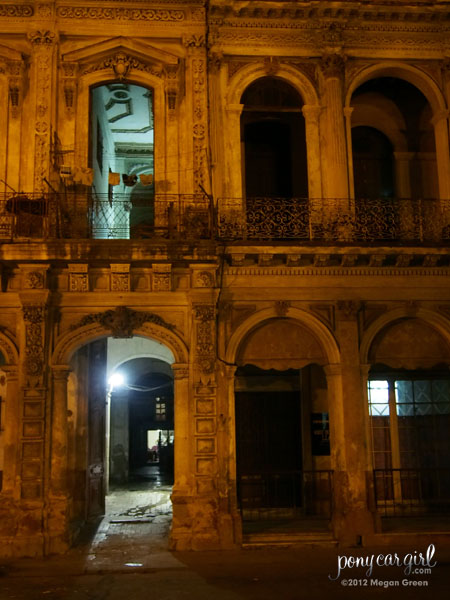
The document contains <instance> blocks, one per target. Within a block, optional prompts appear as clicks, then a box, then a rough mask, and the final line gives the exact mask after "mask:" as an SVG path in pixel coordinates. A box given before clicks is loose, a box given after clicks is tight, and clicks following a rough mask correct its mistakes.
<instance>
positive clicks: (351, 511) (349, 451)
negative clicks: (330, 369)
mask: <svg viewBox="0 0 450 600" xmlns="http://www.w3.org/2000/svg"><path fill="white" fill-rule="evenodd" d="M358 308H359V305H358V303H357V302H354V301H350V300H349V301H342V302H339V303H338V320H337V335H338V340H339V346H340V351H341V386H342V400H343V403H342V407H343V415H342V416H343V425H344V447H343V448H344V452H345V472H343V473H342V474H341V477H339V478H337V480H336V482H335V483H336V486H335V500H336V508H337V514H336V515H335V519H334V526H335V531H336V533H337V535H338V537H339V539H340V541H342V542H343V543H349V544H355V543H359V542H360V540H361V539H362V538H363V536H367V535H370V534H372V533H373V517H372V515H371V514H370V512H369V510H368V506H367V464H368V444H367V431H366V422H367V418H366V411H367V404H366V401H367V398H366V395H365V394H363V390H362V382H361V371H360V363H359V345H358V339H359V335H358V321H357V313H358ZM339 484H340V485H342V486H343V487H342V488H341V489H339Z"/></svg>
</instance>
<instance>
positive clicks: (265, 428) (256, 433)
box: [236, 391, 302, 508]
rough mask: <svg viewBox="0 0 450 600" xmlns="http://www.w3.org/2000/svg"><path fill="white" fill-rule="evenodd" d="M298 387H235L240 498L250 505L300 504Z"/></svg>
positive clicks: (300, 465) (291, 505)
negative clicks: (247, 389) (249, 389)
mask: <svg viewBox="0 0 450 600" xmlns="http://www.w3.org/2000/svg"><path fill="white" fill-rule="evenodd" d="M300 418H301V417H300V398H299V393H298V392H276V391H275V392H236V451H237V474H238V483H239V500H240V504H241V506H242V507H243V508H245V507H249V508H250V507H253V508H257V507H282V506H290V507H295V506H300V505H301V468H302V444H301V421H300Z"/></svg>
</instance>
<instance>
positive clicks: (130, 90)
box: [89, 82, 154, 239]
mask: <svg viewBox="0 0 450 600" xmlns="http://www.w3.org/2000/svg"><path fill="white" fill-rule="evenodd" d="M153 123H154V117H153V91H152V90H151V89H149V88H145V87H142V86H139V85H134V84H131V83H124V82H114V83H109V84H105V85H99V86H95V87H92V88H91V112H90V165H91V167H92V170H93V180H92V198H91V209H92V210H91V214H90V215H89V216H90V227H91V230H92V231H91V233H92V236H93V237H94V238H122V239H123V238H130V237H131V238H133V237H145V236H146V235H149V234H150V232H151V231H152V229H153V226H154V135H153V134H154V125H153Z"/></svg>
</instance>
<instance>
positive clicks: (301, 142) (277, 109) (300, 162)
mask: <svg viewBox="0 0 450 600" xmlns="http://www.w3.org/2000/svg"><path fill="white" fill-rule="evenodd" d="M241 102H242V104H244V109H243V113H242V117H241V138H242V143H243V145H244V153H243V154H244V160H245V168H244V179H245V185H244V188H245V193H246V196H247V198H248V197H281V198H290V197H303V198H305V197H307V195H308V185H307V170H306V143H305V123H304V118H303V115H302V113H301V108H302V105H303V102H302V99H301V97H300V95H299V94H298V93H297V91H296V90H295V89H294V88H292V87H291V86H290V85H289V84H288V83H286V82H285V81H283V80H281V79H276V78H274V77H263V78H261V79H258V80H257V81H255V82H254V83H252V84H251V85H250V86H249V87H248V88H247V89H246V90H245V92H244V93H243V95H242V99H241Z"/></svg>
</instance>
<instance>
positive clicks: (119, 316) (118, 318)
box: [71, 306, 174, 338]
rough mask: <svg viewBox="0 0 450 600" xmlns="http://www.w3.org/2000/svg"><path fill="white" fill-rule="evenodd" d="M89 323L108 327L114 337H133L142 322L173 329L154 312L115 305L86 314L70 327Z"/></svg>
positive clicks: (75, 327) (74, 327)
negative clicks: (112, 307) (102, 310)
mask: <svg viewBox="0 0 450 600" xmlns="http://www.w3.org/2000/svg"><path fill="white" fill-rule="evenodd" d="M91 323H99V324H100V325H102V327H104V328H105V329H109V330H110V331H111V333H112V336H113V337H115V338H130V337H133V332H134V331H135V330H136V329H138V328H139V327H141V326H142V325H143V324H144V323H153V324H155V325H159V326H160V327H165V328H166V329H170V330H173V329H174V326H173V325H172V324H170V323H167V322H166V321H164V319H163V318H162V317H160V316H158V315H156V314H154V313H150V312H140V311H136V310H133V309H131V308H128V307H127V306H117V307H116V308H115V309H114V310H107V311H105V312H101V313H96V314H90V315H86V316H85V317H83V318H82V319H81V320H80V321H79V322H78V323H77V324H76V325H73V326H72V327H71V329H77V328H79V327H84V326H85V325H90V324H91Z"/></svg>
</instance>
